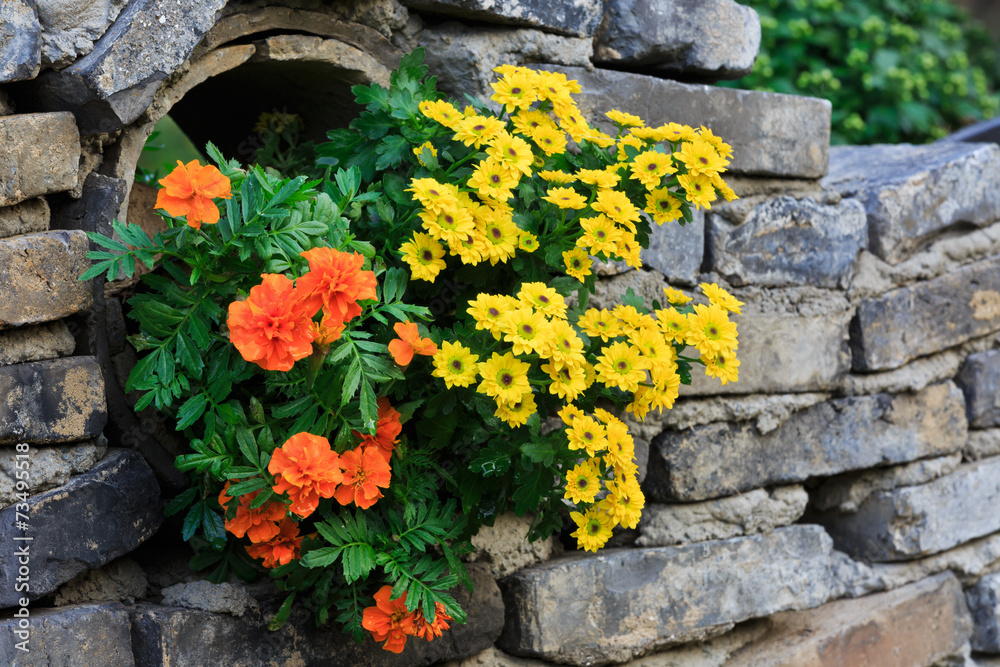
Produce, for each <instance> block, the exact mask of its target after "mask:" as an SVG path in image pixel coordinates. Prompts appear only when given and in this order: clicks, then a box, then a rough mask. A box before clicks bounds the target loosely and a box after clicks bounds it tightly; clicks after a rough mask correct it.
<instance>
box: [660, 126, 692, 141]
mask: <svg viewBox="0 0 1000 667" xmlns="http://www.w3.org/2000/svg"><path fill="white" fill-rule="evenodd" d="M657 129H660V130H663V138H664V139H666V140H667V141H672V142H673V143H675V144H676V143H678V142H681V141H689V140H691V139H694V138H696V137H697V136H698V133H697V132H696V131H695V129H694V128H693V127H691V126H690V125H681V124H680V123H667V124H666V125H661V126H660V127H659V128H657Z"/></svg>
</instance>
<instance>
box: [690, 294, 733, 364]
mask: <svg viewBox="0 0 1000 667" xmlns="http://www.w3.org/2000/svg"><path fill="white" fill-rule="evenodd" d="M687 320H688V332H687V344H688V345H691V346H693V347H696V348H698V351H699V352H701V353H702V354H704V355H715V354H718V353H720V352H721V353H723V354H729V353H730V352H731V351H733V350H735V349H736V348H737V347H738V342H737V340H736V336H737V333H736V323H735V322H730V321H729V314H728V313H727V312H726V310H725V309H724V308H722V307H720V306H717V305H715V304H711V305H708V306H706V305H703V304H700V303H699V304H696V305H695V307H694V312H693V313H691V314H690V315H688V316H687Z"/></svg>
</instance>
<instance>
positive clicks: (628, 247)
mask: <svg viewBox="0 0 1000 667" xmlns="http://www.w3.org/2000/svg"><path fill="white" fill-rule="evenodd" d="M620 231H621V234H619V236H618V240H617V241H616V243H615V245H616V246H617V247H616V249H615V254H616V255H618V256H619V257H621V258H622V259H624V260H625V263H626V264H628V265H629V266H631V267H632V268H633V269H639V268H642V254H641V250H642V246H640V245H639V242H638V241H636V240H635V236H634V235H633V234H632V233H631V232H628V231H625V230H620Z"/></svg>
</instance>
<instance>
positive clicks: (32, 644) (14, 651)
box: [0, 602, 135, 667]
mask: <svg viewBox="0 0 1000 667" xmlns="http://www.w3.org/2000/svg"><path fill="white" fill-rule="evenodd" d="M19 620H20V619H17V618H6V619H3V620H0V664H4V665H11V666H12V667H15V666H16V667H69V666H70V665H71V666H72V667H110V666H112V665H113V666H114V667H133V666H134V665H135V661H134V660H133V658H132V641H131V638H130V636H129V619H128V612H126V611H125V607H123V606H122V605H120V604H118V603H116V602H110V603H106V604H81V605H73V606H69V607H58V608H55V609H31V610H30V616H29V618H28V621H29V623H30V630H29V631H30V634H29V635H27V637H26V638H27V639H28V643H27V644H26V647H27V648H28V651H27V652H24V651H21V650H19V649H18V648H17V643H19V642H21V641H22V639H23V638H24V637H19V636H18V635H17V630H18V622H19Z"/></svg>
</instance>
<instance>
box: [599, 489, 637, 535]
mask: <svg viewBox="0 0 1000 667" xmlns="http://www.w3.org/2000/svg"><path fill="white" fill-rule="evenodd" d="M607 487H608V491H609V492H610V493H608V495H607V496H606V497H605V498H604V500H602V501H601V502H600V503H598V504H597V507H599V508H600V509H602V510H604V511H605V512H607V513H608V516H610V517H611V519H612V521H613V522H614V523H616V524H618V525H620V526H622V527H623V528H635V527H636V526H637V525H639V519H640V517H642V508H643V507H644V506H645V504H646V496H645V495H643V493H642V489H640V488H639V482H638V481H636V479H635V478H634V477H629V478H626V479H623V480H621V481H618V480H615V481H613V482H608V483H607Z"/></svg>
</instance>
